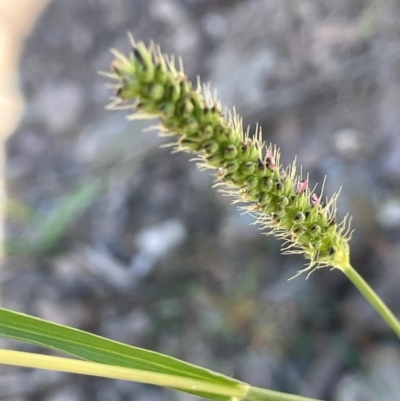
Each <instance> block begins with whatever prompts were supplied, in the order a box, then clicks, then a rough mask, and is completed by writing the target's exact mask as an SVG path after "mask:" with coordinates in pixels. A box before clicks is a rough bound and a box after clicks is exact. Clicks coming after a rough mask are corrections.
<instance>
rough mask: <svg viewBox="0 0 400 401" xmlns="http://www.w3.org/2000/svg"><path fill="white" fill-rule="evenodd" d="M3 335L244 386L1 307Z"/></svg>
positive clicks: (102, 358)
mask: <svg viewBox="0 0 400 401" xmlns="http://www.w3.org/2000/svg"><path fill="white" fill-rule="evenodd" d="M0 336H3V337H9V338H13V339H17V340H22V341H25V342H29V343H32V344H37V345H41V346H43V347H46V348H50V349H55V350H59V351H64V352H67V353H69V354H72V355H75V356H77V357H79V358H82V359H86V360H89V361H92V362H99V363H104V364H109V365H115V366H121V367H127V368H132V369H140V370H143V371H150V372H158V373H165V374H171V375H176V376H181V377H187V378H192V379H199V380H204V381H208V382H210V383H216V384H221V385H225V386H226V385H228V386H232V389H238V391H240V389H241V388H243V385H244V383H242V382H240V381H238V380H234V379H232V378H229V377H227V376H224V375H221V374H219V373H215V372H212V371H210V370H208V369H204V368H201V367H198V366H195V365H192V364H190V363H187V362H183V361H180V360H178V359H175V358H172V357H169V356H166V355H162V354H159V353H157V352H154V351H148V350H145V349H142V348H137V347H133V346H130V345H126V344H122V343H119V342H117V341H112V340H108V339H106V338H103V337H100V336H97V335H94V334H90V333H87V332H84V331H81V330H77V329H73V328H70V327H66V326H62V325H59V324H56V323H51V322H48V321H45V320H42V319H39V318H35V317H32V316H28V315H25V314H22V313H18V312H13V311H10V310H7V309H3V308H0ZM171 387H173V385H172V386H171ZM190 393H191V394H194V395H198V396H201V397H205V398H209V399H212V400H216V401H227V400H231V399H232V397H229V396H220V395H215V394H204V393H200V392H195V391H193V392H190Z"/></svg>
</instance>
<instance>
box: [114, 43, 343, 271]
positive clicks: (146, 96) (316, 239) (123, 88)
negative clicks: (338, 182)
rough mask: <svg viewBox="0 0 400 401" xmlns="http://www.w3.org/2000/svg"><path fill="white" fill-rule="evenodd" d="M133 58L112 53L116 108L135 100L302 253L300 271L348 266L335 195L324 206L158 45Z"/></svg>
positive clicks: (136, 49) (139, 48)
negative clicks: (306, 263) (303, 264)
mask: <svg viewBox="0 0 400 401" xmlns="http://www.w3.org/2000/svg"><path fill="white" fill-rule="evenodd" d="M132 46H133V51H132V53H131V54H130V55H129V56H124V55H123V54H121V53H119V52H117V51H113V53H114V54H115V56H116V60H115V61H114V62H113V64H112V67H111V71H112V74H111V75H112V77H113V78H115V79H116V80H117V81H118V84H117V88H118V90H117V93H116V95H117V98H116V99H115V101H114V102H113V104H112V106H114V107H116V106H118V104H119V103H121V102H126V101H129V100H132V101H133V102H134V105H135V106H136V110H137V111H136V114H137V117H148V118H152V117H158V118H159V119H160V122H161V129H162V131H163V133H167V134H168V135H170V136H175V137H176V138H177V140H176V141H175V143H176V144H177V148H176V149H177V150H185V151H190V152H192V153H194V154H196V155H197V156H198V157H200V158H201V159H202V160H203V165H202V167H206V168H209V169H213V170H215V171H216V173H217V174H216V176H217V179H218V180H219V181H221V182H222V184H225V186H226V188H227V189H228V192H229V194H231V195H232V196H233V197H234V198H235V202H240V201H242V202H244V203H245V205H246V206H245V207H246V208H247V209H248V210H249V212H251V213H252V214H255V215H256V216H257V217H258V219H257V223H258V224H260V225H261V226H262V227H263V228H266V229H269V230H270V231H272V233H273V234H275V235H276V236H278V237H280V238H283V239H284V240H285V248H284V250H285V252H288V253H302V254H303V255H304V256H305V257H306V258H307V259H309V260H310V264H309V266H308V267H307V268H305V269H303V270H302V271H309V272H311V271H313V270H315V269H316V268H319V267H323V266H333V267H337V268H341V267H343V266H345V265H346V264H347V263H348V258H349V251H348V244H347V243H348V240H349V238H350V232H349V228H348V220H347V219H346V218H345V219H344V221H342V222H341V223H339V224H338V223H336V220H335V216H334V215H335V204H336V195H335V196H334V197H333V198H332V199H331V200H329V201H328V202H327V204H326V205H325V206H324V207H323V206H322V205H321V201H320V199H321V196H318V195H317V194H315V193H314V192H311V191H310V189H309V187H308V181H307V180H303V179H302V178H301V177H299V176H298V175H297V174H296V166H295V164H294V163H293V164H292V165H291V166H289V167H287V168H286V169H283V168H282V167H281V165H280V153H279V150H278V149H277V148H276V147H274V146H272V145H270V146H268V147H267V146H266V145H265V144H264V143H263V142H262V141H261V134H260V132H259V131H257V132H255V134H254V136H252V137H250V136H249V135H248V134H247V133H244V132H243V128H242V121H241V119H240V118H239V117H237V116H236V114H234V113H227V114H226V115H224V114H222V113H221V106H220V104H219V102H218V100H217V99H215V98H213V97H212V96H211V94H210V90H209V89H208V87H206V86H204V87H202V86H200V84H198V86H197V88H195V89H194V88H193V87H192V84H191V83H190V82H189V81H188V79H187V78H186V76H185V75H184V73H183V71H182V70H181V71H178V70H177V69H176V66H175V63H174V61H173V59H172V58H168V57H167V56H165V55H163V54H161V52H160V50H159V48H158V47H156V46H154V45H150V46H149V47H147V46H145V45H144V44H143V43H135V42H134V41H133V39H132Z"/></svg>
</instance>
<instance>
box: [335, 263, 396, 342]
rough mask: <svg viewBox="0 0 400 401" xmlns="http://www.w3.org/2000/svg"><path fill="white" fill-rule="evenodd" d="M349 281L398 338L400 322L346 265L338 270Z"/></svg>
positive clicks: (354, 271)
mask: <svg viewBox="0 0 400 401" xmlns="http://www.w3.org/2000/svg"><path fill="white" fill-rule="evenodd" d="M340 269H341V270H342V271H343V273H344V274H345V275H346V276H347V277H348V278H349V279H350V281H351V282H352V283H353V284H354V285H355V286H356V287H357V288H358V290H359V291H360V292H361V294H363V295H364V297H365V298H366V299H367V301H368V302H369V303H370V304H371V305H372V306H373V307H374V308H375V310H376V311H377V312H378V313H379V314H380V315H381V317H382V319H383V320H384V321H385V322H386V323H387V324H388V325H389V327H391V328H392V330H393V331H394V332H395V333H396V334H397V336H398V337H399V338H400V322H399V320H398V319H397V318H396V316H395V315H394V314H393V312H392V311H391V310H390V309H389V308H388V307H387V305H386V304H385V303H384V302H383V301H382V299H381V298H380V297H379V295H378V294H377V293H376V292H375V291H374V290H373V289H372V288H371V287H370V286H369V285H368V284H367V283H366V282H365V280H364V279H363V278H362V277H361V276H360V275H359V274H358V273H357V272H356V270H355V269H354V268H353V267H352V266H351V265H350V264H347V265H346V266H344V267H341V268H340Z"/></svg>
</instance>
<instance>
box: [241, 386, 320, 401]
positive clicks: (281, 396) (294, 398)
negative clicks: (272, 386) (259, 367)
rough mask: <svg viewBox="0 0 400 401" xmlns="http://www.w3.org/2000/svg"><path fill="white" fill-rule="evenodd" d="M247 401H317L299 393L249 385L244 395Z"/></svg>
mask: <svg viewBox="0 0 400 401" xmlns="http://www.w3.org/2000/svg"><path fill="white" fill-rule="evenodd" d="M246 400H249V401H319V400H317V399H316V398H309V397H302V396H301V395H294V394H286V393H280V392H278V391H273V390H267V389H263V388H259V387H250V389H249V392H248V393H247V395H246Z"/></svg>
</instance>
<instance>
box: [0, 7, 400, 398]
mask: <svg viewBox="0 0 400 401" xmlns="http://www.w3.org/2000/svg"><path fill="white" fill-rule="evenodd" d="M127 31H131V32H132V33H133V35H134V36H135V38H136V39H138V40H139V39H140V40H144V41H145V42H147V43H148V42H149V41H150V40H153V41H155V42H156V43H159V44H160V45H161V46H162V49H163V50H164V52H166V53H170V54H171V53H172V54H176V55H180V56H182V58H183V61H184V64H185V66H186V72H187V74H188V75H189V77H190V78H191V79H192V80H193V81H195V80H196V76H197V75H200V76H201V77H202V80H203V82H208V81H210V82H211V84H212V87H213V88H216V89H217V90H218V94H219V97H220V99H221V100H222V102H223V103H224V105H226V106H229V107H231V106H235V107H236V110H237V111H238V113H239V114H241V115H242V116H243V117H244V121H245V125H247V124H249V125H250V126H251V127H253V128H254V127H255V125H256V123H257V122H258V123H259V124H260V125H261V127H262V129H263V135H264V140H265V141H267V142H272V143H276V144H277V145H278V146H280V147H281V150H282V157H283V163H284V164H290V163H291V162H292V160H293V158H294V157H295V156H296V155H297V158H298V162H299V163H300V164H301V165H303V171H304V172H310V175H311V185H314V184H316V183H317V182H320V183H321V182H322V181H323V179H324V177H325V176H327V177H328V178H327V182H326V192H327V194H328V195H329V194H332V193H333V192H334V191H337V190H338V189H339V188H340V187H342V193H341V196H340V199H339V204H338V208H339V210H338V213H339V215H340V216H343V215H344V214H345V213H347V212H349V213H350V214H351V215H353V216H354V219H353V228H354V229H355V234H354V236H353V239H352V242H351V248H352V254H351V255H352V262H353V264H354V266H355V267H356V269H357V270H358V271H359V272H360V273H361V274H362V275H363V276H364V277H365V278H366V279H367V281H368V282H369V283H370V284H371V285H372V286H373V287H374V288H375V289H376V290H377V292H378V293H379V294H380V295H381V296H382V298H383V299H384V300H385V301H386V302H387V303H388V305H389V306H390V307H391V308H392V310H393V311H394V313H395V314H397V316H399V315H400V291H399V287H400V112H399V109H400V86H399V83H400V3H399V1H397V0H380V1H378V0H335V1H331V0H319V1H316V0H296V1H294V0H259V1H256V0H241V1H240V0H213V1H211V0H136V1H133V0H68V1H65V0H64V1H62V0H53V1H45V0H40V1H39V0H13V1H7V0H3V1H0V39H1V40H0V52H1V54H0V58H1V60H0V62H1V72H0V105H1V110H0V115H1V127H0V130H1V131H0V135H1V138H2V140H3V144H4V149H5V156H4V160H3V162H2V165H3V166H4V167H3V166H2V169H3V172H4V173H2V174H4V182H3V184H1V185H0V186H1V189H2V191H3V193H4V191H5V197H4V200H3V201H2V203H1V207H2V209H3V211H4V235H3V237H4V244H5V245H4V248H5V256H4V263H3V267H2V270H1V287H2V293H1V298H2V300H1V303H2V306H4V307H7V308H11V309H14V310H17V311H23V312H26V313H29V314H32V315H35V316H40V317H43V318H45V319H50V320H53V321H56V322H60V323H63V324H67V325H71V326H74V327H77V328H81V329H84V330H88V331H91V332H93V333H97V334H100V335H103V336H107V337H109V338H113V339H116V340H119V341H123V342H126V343H129V344H134V345H137V346H140V347H145V348H148V349H152V350H156V351H159V352H163V353H166V354H169V355H172V356H175V357H178V358H181V359H184V360H186V361H189V362H193V363H196V364H199V365H202V366H205V367H208V368H210V369H213V370H216V371H219V372H222V373H225V374H227V375H233V376H234V377H236V378H238V379H242V380H245V381H249V382H250V383H252V384H254V385H258V386H262V387H268V388H271V389H275V390H281V391H287V392H291V393H297V394H302V395H307V396H312V397H317V398H323V399H325V400H332V401H377V400H379V401H394V400H398V399H399V396H398V394H400V380H399V378H400V346H399V342H398V339H396V338H395V336H394V335H393V334H392V333H391V331H390V329H389V328H388V327H386V326H385V325H384V323H383V322H382V321H381V319H380V318H379V317H378V316H377V315H376V314H375V312H374V311H373V310H372V308H371V307H370V306H369V305H368V304H367V303H366V301H365V300H364V299H363V298H362V297H361V295H360V294H359V293H358V292H357V291H356V290H355V289H354V288H353V287H352V286H351V285H350V284H349V282H348V281H347V280H346V279H345V277H344V276H343V275H342V274H341V273H339V272H336V271H329V269H323V270H320V271H318V272H316V273H314V274H312V275H311V277H310V278H309V279H308V280H306V277H305V276H300V277H298V278H297V279H295V280H292V281H289V282H288V281H287V279H288V278H290V277H291V276H293V275H294V274H295V272H296V271H297V270H299V269H301V268H302V267H303V265H304V263H305V261H304V260H303V259H302V258H300V257H295V256H282V255H281V254H280V251H279V246H280V244H279V241H277V240H276V239H275V238H271V237H267V236H265V235H260V231H259V230H258V229H257V227H254V226H251V225H250V224H251V223H252V221H253V220H252V218H251V217H250V216H246V215H241V213H240V211H238V210H237V208H236V207H233V206H231V205H230V200H229V198H227V197H223V196H221V195H220V194H218V193H217V191H216V190H215V189H212V188H211V187H212V184H213V177H212V176H210V174H209V172H203V173H200V172H199V171H197V170H196V167H195V164H194V163H189V162H188V160H189V159H190V157H189V156H188V155H186V154H176V155H171V154H170V151H169V150H168V149H162V148H160V145H162V144H164V143H165V141H164V140H163V139H160V138H158V137H157V134H156V132H155V131H152V132H143V130H144V129H145V128H146V127H148V125H147V123H144V122H138V121H136V122H128V121H127V120H126V115H127V112H126V111H118V112H116V111H114V112H110V111H106V110H104V107H105V105H106V104H107V103H108V102H109V101H110V100H109V99H110V96H111V95H112V94H113V92H112V90H110V89H109V88H107V87H106V86H105V82H106V81H107V79H105V78H104V77H102V76H100V75H98V74H97V72H98V71H99V70H108V68H109V65H110V62H111V61H112V58H113V57H112V55H111V54H110V52H109V48H117V49H119V50H121V51H124V52H126V51H129V49H130V45H129V41H128V39H127V34H126V32H127ZM150 125H154V124H153V123H152V124H150ZM7 138H8V139H7ZM4 188H5V189H4ZM2 346H4V347H13V348H14V349H24V350H36V349H35V348H34V347H31V346H27V345H23V344H20V343H17V342H13V341H9V340H2ZM0 373H1V375H0V400H1V401H42V400H43V401H89V400H90V401H109V400H113V401H131V400H132V401H137V400H138V401H139V400H140V401H167V400H168V401H170V400H171V401H172V400H177V401H189V400H192V399H194V397H191V396H189V395H185V394H181V393H176V392H172V391H168V390H164V389H159V388H155V387H152V386H147V385H142V384H135V383H125V382H118V381H111V380H102V379H97V378H88V377H83V376H82V377H81V376H72V375H66V374H60V373H55V372H44V371H32V370H23V369H17V368H12V367H4V366H0Z"/></svg>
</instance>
